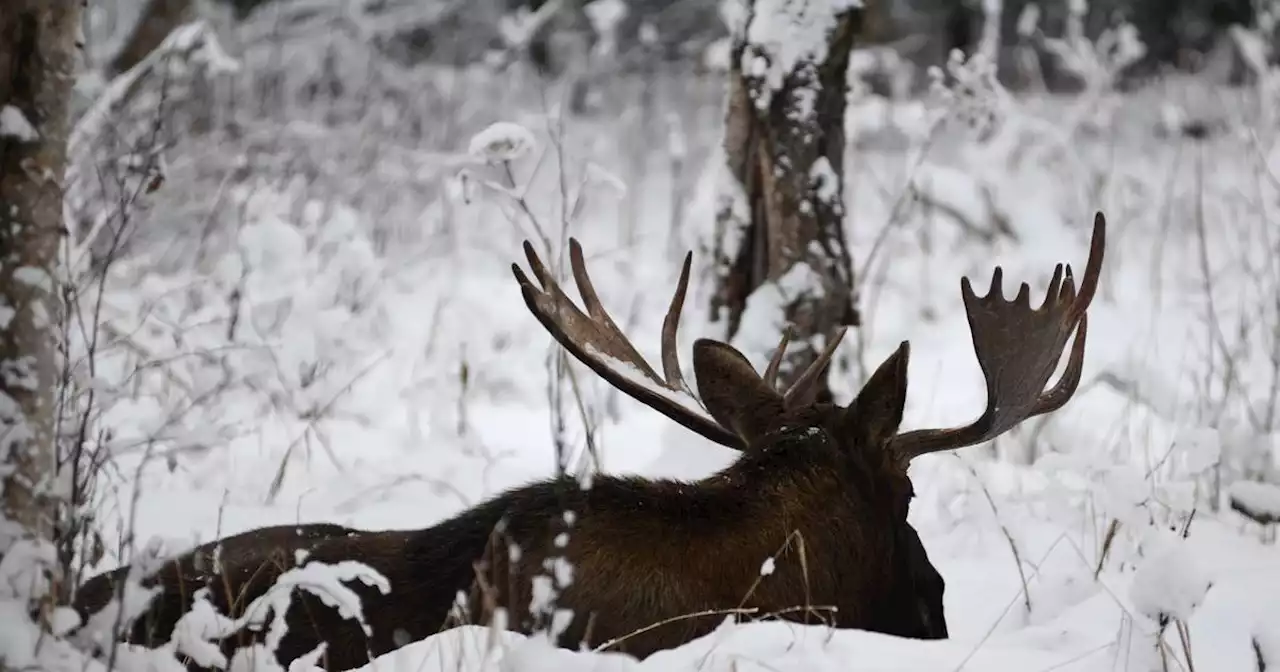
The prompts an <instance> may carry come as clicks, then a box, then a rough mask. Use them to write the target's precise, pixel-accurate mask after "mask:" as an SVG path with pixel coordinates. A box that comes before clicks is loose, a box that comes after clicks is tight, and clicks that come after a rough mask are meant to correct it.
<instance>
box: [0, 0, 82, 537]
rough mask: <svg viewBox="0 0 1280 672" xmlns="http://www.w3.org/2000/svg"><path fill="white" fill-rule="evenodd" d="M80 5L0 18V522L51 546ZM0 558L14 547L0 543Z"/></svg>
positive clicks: (14, 7) (43, 0)
mask: <svg viewBox="0 0 1280 672" xmlns="http://www.w3.org/2000/svg"><path fill="white" fill-rule="evenodd" d="M81 3H82V0H5V9H4V11H0V110H2V114H3V120H0V465H2V466H3V469H4V471H3V472H0V473H3V474H4V478H3V488H4V495H3V501H2V502H0V505H2V507H3V508H2V510H0V518H5V519H8V521H10V522H12V523H17V524H18V525H20V526H21V528H22V529H23V530H24V531H25V534H27V535H32V536H34V537H35V538H36V539H43V540H51V539H52V536H53V532H54V522H55V517H56V515H57V509H56V508H55V507H56V506H57V501H56V491H53V492H50V491H49V489H50V488H52V487H53V485H54V472H55V470H56V466H55V465H56V451H55V446H54V442H55V437H54V419H55V414H56V409H55V402H54V399H55V397H54V390H55V387H56V384H57V380H56V377H57V370H56V365H57V361H56V357H57V343H58V336H57V320H56V315H57V310H58V309H57V296H56V294H55V291H56V280H55V279H56V278H57V275H56V263H57V254H58V247H59V243H60V241H61V239H62V236H63V235H64V233H63V232H64V228H63V223H62V175H63V170H64V167H65V163H66V140H67V132H68V103H69V101H70V97H71V86H72V83H73V81H74V72H75V66H76V59H77V57H78V55H77V35H78V34H79V30H80V28H79V26H80V11H81ZM0 537H4V540H3V541H2V542H0V544H3V545H0V553H7V552H8V550H9V545H10V544H11V543H12V542H13V541H15V540H14V539H13V538H11V537H10V536H9V535H8V534H7V533H6V534H4V535H0Z"/></svg>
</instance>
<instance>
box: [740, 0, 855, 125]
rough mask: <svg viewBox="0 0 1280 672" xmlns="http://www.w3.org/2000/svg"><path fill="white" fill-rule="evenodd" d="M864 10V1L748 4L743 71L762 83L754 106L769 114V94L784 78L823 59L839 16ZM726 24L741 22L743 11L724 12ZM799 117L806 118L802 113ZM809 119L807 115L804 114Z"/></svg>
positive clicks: (770, 0)
mask: <svg viewBox="0 0 1280 672" xmlns="http://www.w3.org/2000/svg"><path fill="white" fill-rule="evenodd" d="M860 7H862V0H756V1H755V2H753V3H751V11H750V18H749V19H748V21H749V23H748V25H747V26H746V35H745V39H746V43H747V44H748V45H750V46H751V48H750V49H747V50H745V51H744V52H743V54H742V58H743V62H742V71H743V72H744V73H746V74H747V75H748V76H750V77H759V78H762V79H763V80H764V82H765V89H764V90H763V91H759V92H757V93H756V98H755V104H756V106H757V107H759V108H760V109H767V108H768V106H769V100H770V98H771V92H774V91H778V90H780V89H781V88H782V82H783V79H784V78H786V77H787V76H788V75H790V74H791V73H793V72H795V71H796V70H797V69H798V68H800V67H801V66H802V65H804V64H810V65H815V64H818V63H822V62H823V61H825V60H826V56H827V45H828V40H827V36H828V35H830V34H831V31H833V30H835V28H836V25H837V22H838V21H839V18H840V16H841V15H842V14H844V13H845V12H848V11H851V10H853V9H856V8H860ZM721 11H722V13H723V14H724V15H725V17H726V23H728V25H729V26H730V27H731V29H732V30H734V31H735V32H737V30H738V29H737V28H736V27H735V26H737V25H740V24H741V22H742V20H743V19H742V18H741V15H742V14H743V13H744V10H742V9H728V8H722V10H721ZM801 114H804V113H803V112H802V113H801ZM805 116H807V115H805Z"/></svg>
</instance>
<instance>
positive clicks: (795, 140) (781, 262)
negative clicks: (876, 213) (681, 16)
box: [711, 0, 863, 398]
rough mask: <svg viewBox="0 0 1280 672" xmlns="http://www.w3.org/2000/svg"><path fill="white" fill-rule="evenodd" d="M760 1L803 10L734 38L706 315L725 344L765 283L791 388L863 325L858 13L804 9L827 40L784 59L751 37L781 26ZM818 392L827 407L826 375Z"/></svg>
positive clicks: (784, 378)
mask: <svg viewBox="0 0 1280 672" xmlns="http://www.w3.org/2000/svg"><path fill="white" fill-rule="evenodd" d="M766 4H768V5H770V7H769V9H773V10H777V9H779V8H778V7H777V6H778V5H783V7H782V8H781V10H782V11H783V12H786V11H795V9H796V7H795V5H798V4H799V3H789V5H790V6H789V5H788V3H780V2H777V1H776V0H767V1H766V0H761V1H760V2H759V3H758V4H757V6H754V7H750V8H749V9H748V10H747V15H748V16H747V18H746V20H745V21H744V22H743V25H742V26H740V27H738V29H737V30H735V34H734V38H733V39H734V46H733V55H732V57H731V68H730V74H729V77H730V79H729V93H728V109H727V112H726V118H725V135H724V149H725V158H726V160H727V164H728V165H727V168H728V174H729V178H730V182H731V183H730V184H729V185H727V187H726V191H725V192H724V193H722V194H721V199H720V206H719V208H718V212H717V216H716V231H717V235H716V240H715V241H714V243H713V248H714V249H713V259H714V261H713V263H715V265H716V275H717V277H716V283H717V287H716V290H715V293H714V295H713V296H712V305H711V313H712V319H713V320H715V321H721V320H723V321H724V322H725V323H726V327H727V332H728V333H727V336H728V337H729V338H730V339H733V338H734V337H735V336H736V335H737V334H738V331H739V327H740V326H741V323H742V316H743V312H744V310H746V308H747V299H748V297H749V296H751V295H752V293H753V292H756V291H757V290H758V289H760V288H761V287H764V286H766V285H769V284H772V285H773V289H776V290H777V291H778V292H779V294H780V296H781V299H782V301H783V303H784V305H783V306H782V309H783V313H784V315H782V316H779V317H780V319H779V320H777V321H779V322H782V323H779V324H777V325H776V326H777V328H778V329H779V330H781V329H782V328H784V326H785V324H783V323H786V324H790V325H791V326H792V328H793V329H794V332H793V341H792V343H793V345H791V346H790V347H789V348H788V356H787V358H786V359H785V360H784V362H783V366H782V367H781V369H780V380H781V383H782V384H783V385H788V384H790V382H791V381H793V380H794V378H795V376H797V375H798V374H799V373H800V372H801V371H803V370H804V368H805V367H806V366H808V365H809V363H810V362H812V361H813V360H814V359H815V358H816V356H817V353H818V352H820V351H821V349H822V347H823V345H825V342H826V339H828V338H830V337H831V336H832V335H833V334H834V332H835V331H836V330H837V329H838V328H839V327H840V326H843V325H850V326H856V325H857V324H858V323H859V316H858V312H857V309H856V308H855V297H854V287H853V269H852V264H851V262H850V256H849V250H848V247H847V245H846V243H845V234H844V218H845V213H846V209H845V203H844V151H845V133H844V115H845V102H846V93H847V90H848V84H847V80H846V72H847V70H848V65H849V52H850V51H851V50H852V48H853V44H854V39H855V36H856V35H858V34H859V32H860V30H861V29H862V26H861V23H862V18H863V16H862V10H858V9H852V8H845V9H843V10H840V11H837V10H836V9H835V7H836V5H837V3H835V2H827V3H822V2H811V3H809V7H808V8H807V9H808V10H809V11H815V12H816V11H823V10H824V9H825V10H826V11H830V12H831V15H830V20H829V22H828V23H829V26H830V30H828V31H826V35H825V43H823V44H814V45H807V54H805V55H802V56H800V57H799V58H794V57H788V60H787V61H784V60H783V59H784V57H787V56H786V52H788V51H790V50H792V49H794V47H795V45H791V44H784V45H783V48H781V49H778V48H776V47H777V43H776V42H775V43H773V44H767V42H769V40H767V39H765V40H761V39H759V38H760V37H762V36H765V35H767V30H769V28H768V26H765V27H762V28H761V29H760V30H753V28H752V23H753V22H757V21H768V22H771V24H773V23H776V22H777V21H778V20H779V17H778V15H776V14H775V15H773V16H763V15H761V14H759V12H758V10H759V9H760V6H763V5H766ZM839 4H848V3H839ZM817 5H822V6H823V7H822V8H820V9H816V10H815V9H813V8H814V6H817ZM812 18H814V17H813V16H807V17H800V19H801V20H803V19H812ZM753 36H754V37H755V38H756V39H755V40H754V41H753ZM814 37H817V38H819V39H822V38H821V37H820V36H814ZM761 59H764V60H763V61H762V60H761ZM744 63H745V64H747V66H748V68H749V71H747V72H744V70H743V66H744ZM779 64H782V65H783V66H784V68H783V70H782V71H781V72H779V71H778V70H777V67H778V65H779ZM779 335H780V334H779ZM761 337H763V335H762V336H761ZM757 354H758V353H757ZM820 387H821V389H822V392H821V394H820V397H822V398H829V394H828V392H827V390H826V378H825V375H824V377H823V379H822V385H821V386H820Z"/></svg>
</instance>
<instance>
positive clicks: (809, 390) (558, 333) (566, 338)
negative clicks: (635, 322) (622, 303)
mask: <svg viewBox="0 0 1280 672" xmlns="http://www.w3.org/2000/svg"><path fill="white" fill-rule="evenodd" d="M524 254H525V257H526V258H527V259H528V260H529V268H530V269H531V270H532V271H533V275H534V277H535V278H537V280H538V284H539V285H541V288H539V287H538V286H537V285H535V284H534V283H533V282H532V281H530V280H529V278H528V276H526V275H525V274H524V271H522V270H521V269H520V266H519V264H512V265H511V271H512V273H514V274H515V276H516V281H517V282H519V283H520V291H521V294H522V295H523V296H524V302H525V305H527V306H528V307H529V310H530V312H532V313H533V314H534V316H535V317H537V318H538V321H539V322H541V323H542V326H543V327H544V328H546V330H547V331H548V332H550V334H551V335H552V336H553V337H554V338H555V339H556V341H558V342H559V343H560V345H562V346H564V348H565V349H566V350H568V351H569V352H570V353H572V354H573V356H574V357H575V358H577V359H578V361H580V362H582V363H583V364H586V365H587V366H588V367H590V368H591V370H592V371H594V372H595V373H596V375H598V376H600V377H601V378H603V379H605V380H606V381H608V382H609V384H610V385H613V386H614V387H615V388H617V389H618V390H621V391H622V392H623V393H625V394H626V395H627V396H629V397H631V398H632V399H635V400H636V401H639V402H640V403H642V404H644V405H646V406H648V407H650V408H652V409H654V410H656V411H658V412H659V413H661V414H663V415H665V416H667V417H668V418H670V419H672V420H675V421H676V422H678V423H680V424H681V425H683V426H684V427H686V428H688V429H691V430H693V431H694V432H697V433H698V434H700V435H702V436H703V437H706V438H707V439H709V440H711V441H714V442H716V443H718V444H720V445H722V446H727V447H729V448H734V449H737V450H741V449H742V448H743V447H745V445H746V444H745V442H744V441H743V440H742V438H741V437H739V436H738V435H737V433H735V432H734V431H732V430H730V429H728V428H726V427H725V426H723V425H721V424H720V423H718V422H716V420H715V419H714V418H712V417H711V414H710V413H708V412H707V410H706V408H705V407H704V405H703V403H702V400H701V399H699V398H698V397H697V395H695V394H694V393H693V391H692V390H691V389H690V388H689V385H688V384H687V383H686V382H685V380H684V375H683V374H682V373H681V372H680V357H679V355H678V353H677V350H676V347H677V344H676V334H677V331H678V330H679V328H680V312H681V311H682V310H683V308H684V299H685V294H686V292H687V291H688V289H689V271H690V268H691V266H692V264H693V253H692V252H689V253H687V254H685V257H684V265H683V267H682V268H681V269H680V280H679V282H677V284H676V291H675V294H674V295H672V297H671V304H670V306H669V307H668V308H667V315H666V318H665V319H663V321H662V376H661V377H659V376H658V374H657V372H655V371H654V370H653V367H651V366H650V365H649V363H648V362H646V361H645V360H644V357H642V356H641V355H640V353H639V352H638V351H636V348H635V346H634V345H632V344H631V341H630V340H629V339H628V338H627V337H626V336H625V335H624V334H623V333H622V330H620V329H618V325H617V324H615V323H614V321H613V319H612V318H611V317H609V313H608V311H606V310H605V309H604V306H603V305H602V304H601V303H600V297H599V296H597V295H596V290H595V287H594V286H593V285H592V283H591V278H590V276H588V275H587V269H586V264H585V263H584V262H583V258H582V246H581V245H580V244H579V243H578V241H577V239H574V238H570V239H569V265H570V267H571V269H572V271H573V279H574V283H575V284H577V285H578V293H579V294H581V295H582V304H583V306H584V307H585V308H586V311H587V312H586V313H583V312H582V310H580V309H579V308H578V307H577V306H576V305H574V303H573V301H572V300H571V299H570V298H569V297H568V295H566V294H565V293H564V291H563V290H562V289H560V285H559V283H557V282H556V279H555V277H554V276H553V275H552V274H551V273H550V272H549V271H548V270H547V267H546V266H545V265H544V264H543V263H542V260H541V259H539V258H538V254H537V252H535V251H534V249H533V245H531V244H530V243H529V242H528V241H525V243H524ZM789 331H790V330H789V329H788V330H787V332H784V334H783V338H782V343H781V344H780V345H779V346H778V350H777V351H776V352H775V353H774V356H773V358H772V359H771V360H770V362H769V368H768V369H766V372H765V376H764V378H765V380H767V381H768V382H769V383H770V386H773V385H774V383H775V379H776V375H777V369H778V365H779V363H780V361H781V357H782V351H783V350H784V349H785V347H786V344H787V341H788V340H789V338H790V336H789ZM843 335H844V331H843V330H841V331H840V332H838V333H837V334H836V336H835V337H833V338H832V339H831V340H830V342H829V343H828V344H827V347H826V348H825V349H824V350H823V352H822V354H821V355H819V356H818V358H817V359H816V360H815V361H814V362H813V363H812V364H811V365H810V366H809V368H807V369H806V370H805V371H804V372H803V373H802V374H801V375H800V377H799V378H797V379H796V382H795V383H793V384H792V385H791V387H790V388H789V389H787V390H786V391H785V393H784V396H783V398H784V401H785V404H786V405H787V407H795V406H796V405H799V404H801V403H812V399H813V397H814V393H815V390H816V384H815V383H816V381H817V380H818V374H819V373H821V371H822V369H824V368H826V366H827V365H828V364H829V363H830V362H831V356H832V354H833V353H834V352H835V349H836V346H837V345H839V343H840V338H841V337H843Z"/></svg>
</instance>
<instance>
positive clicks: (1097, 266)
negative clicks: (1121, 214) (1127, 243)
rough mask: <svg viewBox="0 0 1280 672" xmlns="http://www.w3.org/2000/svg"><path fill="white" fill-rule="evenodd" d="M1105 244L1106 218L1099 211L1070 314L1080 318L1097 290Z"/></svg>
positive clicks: (1095, 215)
mask: <svg viewBox="0 0 1280 672" xmlns="http://www.w3.org/2000/svg"><path fill="white" fill-rule="evenodd" d="M1106 246H1107V218H1106V217H1105V216H1104V215H1103V214H1102V212H1101V211H1099V212H1097V213H1095V214H1094V216H1093V234H1092V238H1091V240H1090V241H1089V261H1087V262H1086V263H1085V266H1084V278H1083V279H1081V280H1080V292H1079V293H1078V294H1076V299H1075V301H1073V302H1072V305H1071V316H1072V317H1075V318H1080V317H1083V316H1084V311H1085V310H1087V309H1088V308H1089V304H1090V303H1091V302H1092V301H1093V295H1094V293H1096V292H1097V291H1098V276H1099V274H1101V273H1102V256H1103V251H1104V250H1105V249H1106Z"/></svg>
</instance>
